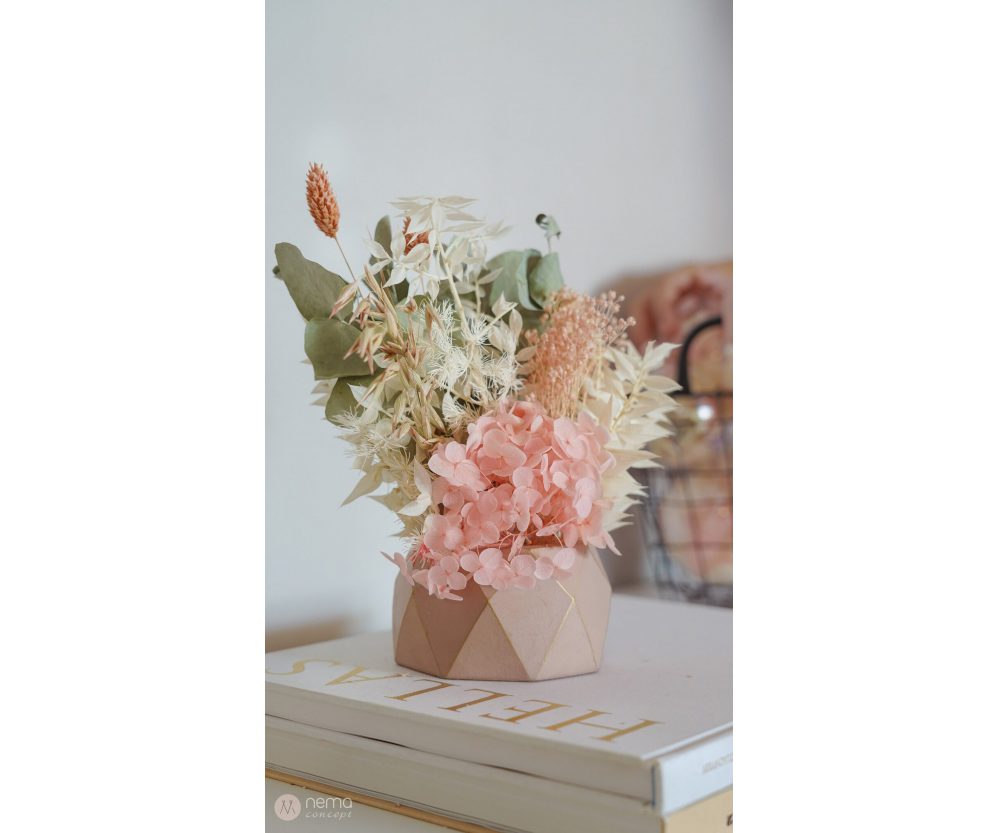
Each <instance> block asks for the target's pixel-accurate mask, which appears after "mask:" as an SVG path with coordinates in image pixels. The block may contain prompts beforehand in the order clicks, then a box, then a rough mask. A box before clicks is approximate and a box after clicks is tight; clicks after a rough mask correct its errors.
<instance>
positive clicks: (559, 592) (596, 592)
mask: <svg viewBox="0 0 1000 833" xmlns="http://www.w3.org/2000/svg"><path fill="white" fill-rule="evenodd" d="M531 552H532V554H534V555H538V556H541V555H545V554H547V553H548V554H553V553H554V552H556V550H547V549H541V548H540V549H535V550H532V551H531ZM456 592H457V595H460V596H461V597H462V601H460V602H457V601H453V600H449V599H438V598H436V597H435V596H431V595H430V594H428V592H427V590H426V589H425V588H423V587H421V586H420V585H416V586H413V587H411V586H410V584H409V583H408V582H407V581H406V579H404V578H403V576H402V575H400V576H397V578H396V587H395V592H394V595H393V603H392V638H393V649H394V651H395V656H396V662H397V663H399V664H400V665H404V666H406V667H407V668H412V669H414V670H415V671H420V672H421V673H424V674H430V675H433V676H435V677H442V678H445V679H450V680H522V681H525V680H550V679H553V678H554V677H571V676H573V675H575V674H590V673H591V672H593V671H596V670H597V669H598V668H600V665H601V655H602V653H603V651H604V637H605V635H606V633H607V629H608V612H609V609H610V606H611V585H610V583H609V582H608V577H607V574H606V573H605V572H604V567H603V566H602V565H601V560H600V558H598V556H597V553H595V552H594V551H593V550H592V549H580V550H578V555H577V559H576V563H575V564H574V566H573V569H572V572H571V573H570V575H569V576H568V577H567V578H555V577H553V578H549V579H546V580H545V581H539V582H537V583H536V584H535V586H534V587H533V588H532V589H531V590H521V589H519V588H516V587H511V588H508V589H506V590H494V589H493V588H492V587H482V586H480V585H478V584H476V583H475V582H474V581H471V580H470V581H469V583H468V585H466V587H465V589H464V590H461V591H456Z"/></svg>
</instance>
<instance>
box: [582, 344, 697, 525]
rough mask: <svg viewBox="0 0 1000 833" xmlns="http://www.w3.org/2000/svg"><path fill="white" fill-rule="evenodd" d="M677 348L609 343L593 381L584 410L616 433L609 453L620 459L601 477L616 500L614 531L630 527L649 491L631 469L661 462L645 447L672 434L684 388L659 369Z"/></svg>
mask: <svg viewBox="0 0 1000 833" xmlns="http://www.w3.org/2000/svg"><path fill="white" fill-rule="evenodd" d="M676 346H677V345H675V344H659V345H654V344H653V343H652V342H650V343H649V344H648V345H647V346H646V349H645V350H644V351H643V353H641V354H640V353H639V351H638V350H636V348H635V347H634V346H633V345H632V344H631V343H630V342H628V343H624V344H621V345H619V346H618V347H608V348H607V350H606V351H605V353H604V356H603V361H602V362H601V367H600V372H599V374H598V376H597V377H596V378H595V379H591V380H589V381H588V383H587V386H586V392H585V395H584V399H583V408H584V410H585V411H587V412H588V413H589V414H590V415H591V416H593V417H594V419H595V420H597V422H598V424H600V425H602V426H604V428H606V429H607V431H608V433H609V434H610V435H611V440H610V442H609V444H608V451H610V452H611V453H612V455H613V456H614V458H615V465H614V467H612V468H611V469H610V470H609V471H608V472H606V473H605V475H604V477H603V478H602V481H601V482H602V486H603V488H604V496H605V497H606V498H608V499H609V500H611V502H612V505H611V509H610V510H609V511H608V513H607V515H606V516H605V528H606V529H607V530H608V531H611V530H614V529H617V528H618V527H621V526H624V525H625V523H626V521H625V515H626V513H627V512H628V510H629V508H630V507H631V506H634V505H635V504H636V503H638V502H639V501H638V497H639V496H640V495H642V494H643V488H642V486H641V485H640V483H639V481H637V480H636V479H635V478H634V477H633V476H632V475H631V474H630V473H629V469H635V468H649V467H652V466H657V465H659V463H658V462H657V460H656V455H655V454H654V453H653V452H651V451H648V450H646V449H645V448H644V446H647V445H648V444H649V443H650V442H652V441H654V440H657V439H660V438H662V437H667V436H670V434H671V428H670V423H669V417H668V415H669V414H670V413H671V412H672V411H673V410H675V409H676V407H677V403H676V402H675V401H674V400H673V399H672V398H671V397H670V393H671V392H673V391H675V390H678V389H679V387H680V386H679V385H678V384H677V383H676V382H674V381H673V380H672V379H668V378H667V377H666V376H662V375H659V374H658V373H657V371H658V370H659V369H660V368H661V367H662V366H663V363H664V362H665V361H666V359H667V356H669V355H670V353H671V351H672V350H673V349H674V348H675V347H676Z"/></svg>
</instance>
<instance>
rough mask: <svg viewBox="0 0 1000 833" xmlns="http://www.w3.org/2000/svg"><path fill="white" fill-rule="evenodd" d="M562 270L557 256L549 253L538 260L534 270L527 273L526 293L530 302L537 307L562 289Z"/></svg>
mask: <svg viewBox="0 0 1000 833" xmlns="http://www.w3.org/2000/svg"><path fill="white" fill-rule="evenodd" d="M563 283H564V281H563V276H562V270H561V269H560V268H559V255H558V253H556V252H550V253H549V254H547V255H544V256H543V257H541V258H539V259H538V262H537V263H536V264H535V268H534V269H532V270H531V271H530V272H529V273H528V291H529V292H530V293H531V298H532V300H533V301H534V302H535V303H536V304H538V305H539V306H545V302H546V301H548V299H549V298H550V297H551V296H552V295H553V294H554V293H555V292H557V291H559V290H560V289H562V287H563Z"/></svg>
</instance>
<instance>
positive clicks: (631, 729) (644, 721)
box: [266, 595, 732, 816]
mask: <svg viewBox="0 0 1000 833" xmlns="http://www.w3.org/2000/svg"><path fill="white" fill-rule="evenodd" d="M455 604H460V603H459V602H456V603H455ZM266 669H267V673H266V680H267V684H266V712H267V714H268V715H270V716H272V717H276V718H281V719H283V720H287V721H291V722H293V723H298V724H301V725H302V726H305V727H314V728H316V729H326V730H331V731H334V732H339V733H342V734H347V735H354V736H357V737H362V738H370V739H373V740H377V741H383V742H388V743H392V744H396V745H398V746H402V747H406V748H407V749H410V750H414V751H415V752H423V753H428V754H431V755H435V756H442V757H444V758H450V759H453V760H455V761H457V762H467V763H470V764H479V765H484V766H488V767H501V768H504V769H508V770H512V771H513V772H515V773H525V774H527V775H532V776H537V777H540V778H544V779H548V780H550V781H553V782H559V783H561V784H566V785H569V786H576V787H582V788H585V789H588V790H598V791H600V792H601V793H607V794H610V795H611V796H622V797H626V798H631V799H638V800H639V801H640V802H642V803H647V804H649V805H650V809H651V811H652V812H653V813H655V814H656V815H660V816H663V815H668V814H670V813H672V812H674V811H676V810H678V809H680V808H683V807H685V806H687V805H689V804H693V803H695V802H697V801H700V800H702V799H704V798H706V797H708V796H710V795H713V794H714V793H717V792H720V791H722V790H725V789H726V788H728V787H730V786H731V785H732V612H731V611H728V610H720V609H716V608H710V607H702V606H698V605H687V604H675V603H670V602H661V601H654V600H648V599H638V598H631V597H626V596H617V595H616V596H614V597H613V600H612V606H611V622H610V626H609V629H608V639H607V643H606V646H605V650H604V660H603V663H602V665H601V669H600V671H598V672H597V673H595V674H589V675H585V676H580V677H567V678H564V679H559V680H545V681H541V682H528V683H511V682H475V681H463V680H439V679H437V678H434V677H430V676H428V675H424V674H420V673H419V672H415V671H410V670H408V669H406V668H403V667H401V666H398V665H396V664H395V662H394V661H393V657H392V636H391V634H389V633H375V634H363V635H359V636H352V637H347V638H346V639H337V640H332V641H330V642H322V643H318V644H316V645H309V646H305V647H302V648H291V649H288V650H284V651H275V652H273V653H270V654H268V655H267V664H266Z"/></svg>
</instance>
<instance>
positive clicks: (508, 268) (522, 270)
mask: <svg viewBox="0 0 1000 833" xmlns="http://www.w3.org/2000/svg"><path fill="white" fill-rule="evenodd" d="M529 254H530V250H529V251H527V252H517V251H514V252H504V253H503V254H499V255H497V256H496V257H495V258H493V259H492V260H491V261H490V262H489V263H487V264H486V268H487V269H488V270H492V269H500V270H501V272H500V274H499V275H498V276H497V278H496V279H495V280H494V281H493V282H492V283H491V284H490V285H489V287H490V297H489V304H490V306H493V304H494V303H496V301H497V299H498V298H499V297H500V296H501V295H503V296H504V298H506V299H507V300H508V301H513V302H515V303H517V304H519V305H520V306H521V307H523V308H524V309H529V310H531V309H538V306H537V305H536V304H535V303H534V302H533V301H532V300H531V296H530V294H529V292H528V269H527V258H528V255H529Z"/></svg>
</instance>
